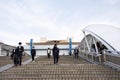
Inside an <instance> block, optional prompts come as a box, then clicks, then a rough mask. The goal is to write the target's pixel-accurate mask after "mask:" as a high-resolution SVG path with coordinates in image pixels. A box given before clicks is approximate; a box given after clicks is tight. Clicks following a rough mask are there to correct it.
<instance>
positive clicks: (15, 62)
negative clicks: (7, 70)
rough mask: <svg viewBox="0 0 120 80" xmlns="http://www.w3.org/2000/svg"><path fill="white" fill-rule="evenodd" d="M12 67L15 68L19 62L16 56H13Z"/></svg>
mask: <svg viewBox="0 0 120 80" xmlns="http://www.w3.org/2000/svg"><path fill="white" fill-rule="evenodd" d="M13 60H14V65H15V66H17V65H18V63H19V61H18V55H14V59H13Z"/></svg>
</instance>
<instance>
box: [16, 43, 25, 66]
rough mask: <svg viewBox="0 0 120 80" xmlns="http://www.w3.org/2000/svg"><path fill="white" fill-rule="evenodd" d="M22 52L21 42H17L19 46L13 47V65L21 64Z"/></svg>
mask: <svg viewBox="0 0 120 80" xmlns="http://www.w3.org/2000/svg"><path fill="white" fill-rule="evenodd" d="M23 52H24V47H23V46H22V43H21V42H19V46H18V47H17V48H16V49H15V65H18V64H19V65H21V62H22V54H23Z"/></svg>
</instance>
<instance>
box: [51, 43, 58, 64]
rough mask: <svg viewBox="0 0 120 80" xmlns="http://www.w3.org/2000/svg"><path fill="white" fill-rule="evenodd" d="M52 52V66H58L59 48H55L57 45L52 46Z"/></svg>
mask: <svg viewBox="0 0 120 80" xmlns="http://www.w3.org/2000/svg"><path fill="white" fill-rule="evenodd" d="M52 52H53V58H54V64H58V60H59V48H58V47H57V44H55V45H54V47H53V50H52Z"/></svg>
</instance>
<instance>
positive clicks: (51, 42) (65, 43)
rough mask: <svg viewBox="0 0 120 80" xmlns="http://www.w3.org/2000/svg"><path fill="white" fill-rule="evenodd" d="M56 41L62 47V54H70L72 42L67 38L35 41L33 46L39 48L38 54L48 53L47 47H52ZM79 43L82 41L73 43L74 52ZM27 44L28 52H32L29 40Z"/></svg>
mask: <svg viewBox="0 0 120 80" xmlns="http://www.w3.org/2000/svg"><path fill="white" fill-rule="evenodd" d="M56 43H57V45H58V47H59V49H60V55H63V54H66V55H68V53H69V46H70V43H69V42H68V41H67V40H47V41H46V42H33V46H34V47H35V49H36V50H37V55H46V54H47V53H46V52H47V49H48V48H50V49H52V48H53V46H54V44H56ZM79 43H80V42H72V43H71V46H72V48H71V49H72V52H73V49H74V48H75V47H77V45H78V44H79ZM26 44H27V46H25V50H26V52H27V53H29V54H30V43H28V42H27V43H26Z"/></svg>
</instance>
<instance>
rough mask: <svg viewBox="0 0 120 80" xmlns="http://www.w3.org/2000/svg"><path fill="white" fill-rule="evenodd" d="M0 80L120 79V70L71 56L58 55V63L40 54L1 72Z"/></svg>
mask: <svg viewBox="0 0 120 80" xmlns="http://www.w3.org/2000/svg"><path fill="white" fill-rule="evenodd" d="M0 80H120V72H119V71H115V70H113V69H111V68H108V67H107V66H103V65H98V64H90V63H88V62H86V61H84V60H82V59H81V58H79V59H74V57H73V56H60V59H59V64H53V58H50V59H48V58H47V57H46V56H40V57H38V58H37V59H36V61H35V62H30V63H29V64H27V65H22V66H18V67H13V68H11V69H9V70H6V71H4V72H1V73H0Z"/></svg>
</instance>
